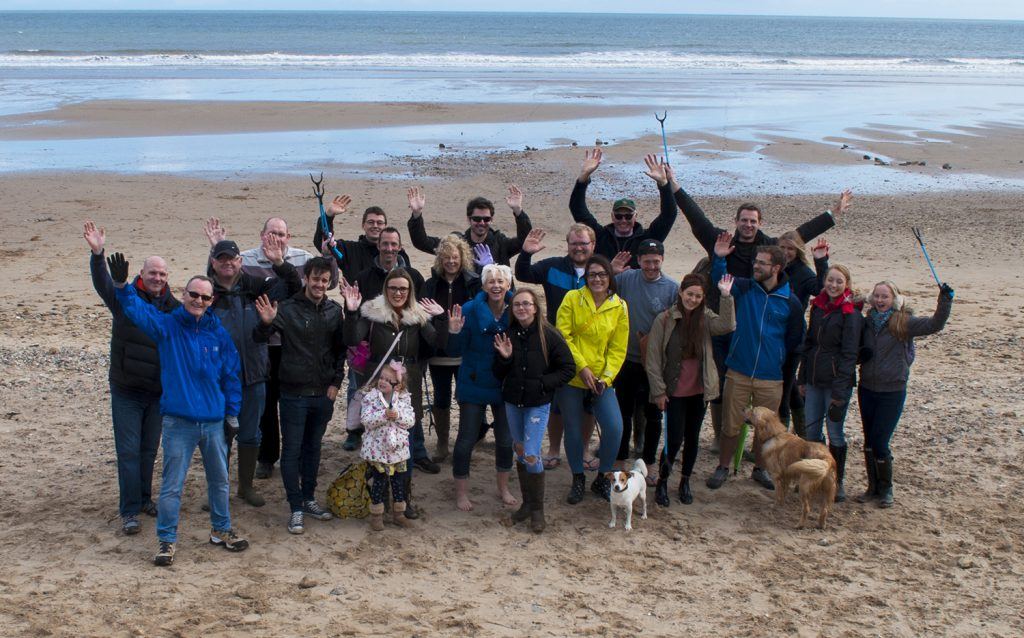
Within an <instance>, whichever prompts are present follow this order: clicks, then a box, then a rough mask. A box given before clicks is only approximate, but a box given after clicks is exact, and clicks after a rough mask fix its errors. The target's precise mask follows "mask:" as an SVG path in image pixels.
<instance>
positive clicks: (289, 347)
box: [255, 291, 345, 397]
mask: <svg viewBox="0 0 1024 638" xmlns="http://www.w3.org/2000/svg"><path fill="white" fill-rule="evenodd" d="M344 329H345V317H344V313H342V309H341V305H340V304H338V303H337V302H335V301H332V300H330V299H326V298H325V299H323V300H321V302H320V303H319V304H315V303H313V302H312V301H310V299H309V298H308V297H306V293H305V292H304V291H300V292H298V293H297V294H295V295H294V296H293V297H291V298H290V299H287V300H285V301H284V302H282V303H281V306H280V308H278V310H277V317H276V318H275V319H274V323H273V324H272V325H271V326H266V325H264V324H262V323H261V324H260V328H259V330H258V331H257V333H256V336H255V338H256V340H262V339H266V338H268V337H269V336H270V333H271V332H277V333H279V334H280V335H281V367H280V372H279V374H278V378H279V379H280V381H281V390H282V391H283V392H287V393H289V394H297V395H299V396H304V397H319V396H324V395H325V394H327V388H328V387H329V386H332V385H333V386H334V387H336V388H340V387H341V382H342V379H344V378H345V339H344Z"/></svg>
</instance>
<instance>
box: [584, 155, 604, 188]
mask: <svg viewBox="0 0 1024 638" xmlns="http://www.w3.org/2000/svg"><path fill="white" fill-rule="evenodd" d="M603 155H604V154H603V153H602V152H601V147H600V146H598V147H596V148H595V149H594V150H592V151H587V152H586V155H584V157H583V165H582V166H580V178H579V181H581V182H585V181H587V180H588V179H590V176H591V175H593V174H594V171H596V170H597V167H598V166H600V165H601V158H602V157H603Z"/></svg>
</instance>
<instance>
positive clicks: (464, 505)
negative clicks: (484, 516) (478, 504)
mask: <svg viewBox="0 0 1024 638" xmlns="http://www.w3.org/2000/svg"><path fill="white" fill-rule="evenodd" d="M455 507H457V508H459V509H460V510H462V511H463V512H472V511H473V502H472V501H470V500H469V497H468V496H466V495H465V494H460V495H459V496H456V497H455Z"/></svg>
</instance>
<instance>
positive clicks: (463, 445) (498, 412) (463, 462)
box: [452, 403, 512, 479]
mask: <svg viewBox="0 0 1024 638" xmlns="http://www.w3.org/2000/svg"><path fill="white" fill-rule="evenodd" d="M504 408H505V405H504V404H503V403H495V404H492V405H491V412H492V413H493V414H494V467H495V469H497V470H498V471H499V472H511V471H512V435H511V434H509V427H508V420H507V419H506V418H505V409H504ZM486 410H487V406H486V405H480V404H477V403H460V404H459V434H458V436H457V437H456V438H455V448H454V449H453V450H452V476H454V477H455V478H457V479H463V478H469V461H470V458H471V457H472V456H473V448H474V447H475V446H476V443H477V441H478V440H479V438H480V428H481V426H482V425H483V422H484V412H485V411H486Z"/></svg>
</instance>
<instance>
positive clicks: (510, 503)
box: [498, 490, 519, 507]
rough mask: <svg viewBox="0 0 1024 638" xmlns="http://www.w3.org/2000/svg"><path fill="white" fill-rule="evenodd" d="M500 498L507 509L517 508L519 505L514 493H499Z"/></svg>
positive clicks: (506, 491)
mask: <svg viewBox="0 0 1024 638" xmlns="http://www.w3.org/2000/svg"><path fill="white" fill-rule="evenodd" d="M498 498H500V499H501V502H502V503H504V504H505V506H506V507H515V506H516V505H519V500H518V499H516V497H515V496H512V492H509V491H508V490H504V491H502V492H499V493H498Z"/></svg>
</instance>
